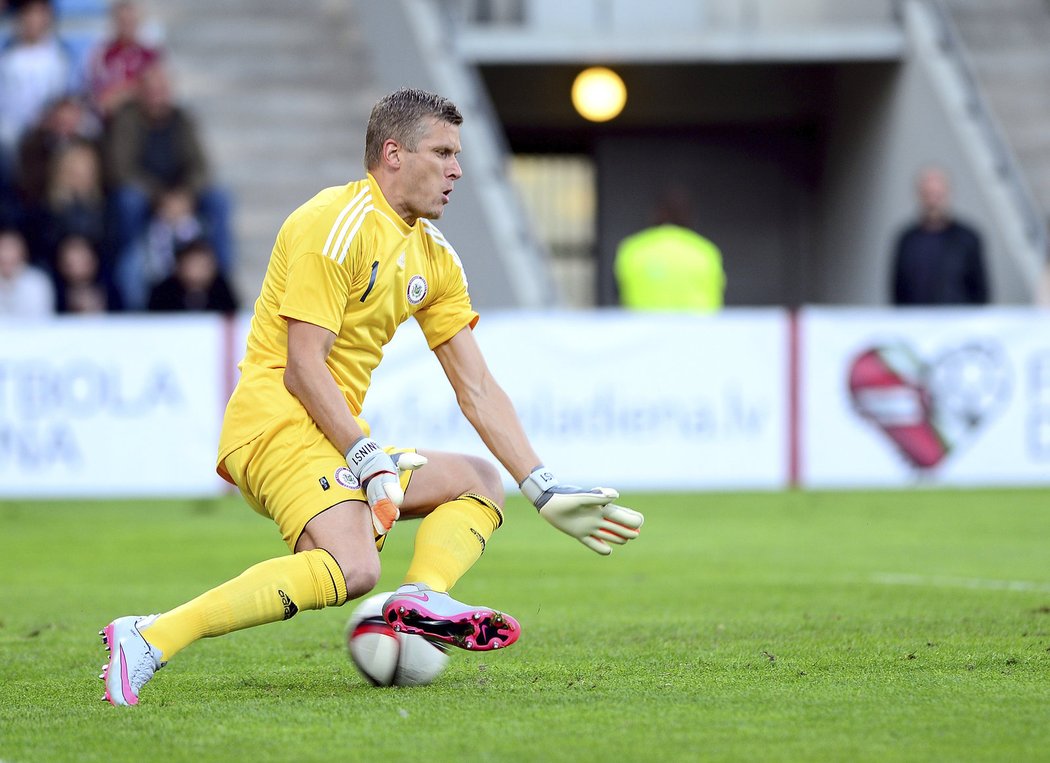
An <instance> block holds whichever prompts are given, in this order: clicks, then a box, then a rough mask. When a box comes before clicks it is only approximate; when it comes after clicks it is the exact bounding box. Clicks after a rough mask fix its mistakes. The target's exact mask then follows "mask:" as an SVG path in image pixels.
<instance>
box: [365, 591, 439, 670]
mask: <svg viewBox="0 0 1050 763" xmlns="http://www.w3.org/2000/svg"><path fill="white" fill-rule="evenodd" d="M389 598H390V594H389V593H377V594H373V595H372V596H369V597H368V598H366V599H363V600H362V601H361V602H360V603H359V604H358V605H357V606H356V607H355V608H354V611H353V612H352V613H351V614H350V620H349V622H347V624H346V646H347V649H348V650H349V652H350V659H351V660H352V661H353V663H354V666H355V667H356V668H357V670H358V672H360V673H361V675H362V676H364V677H365V680H367V681H368V682H369V683H371V684H372V685H373V686H424V685H426V684H428V683H430V682H431V681H433V680H434V679H435V678H437V677H438V676H439V675H441V672H442V671H443V670H444V669H445V666H446V665H447V664H448V653H447V652H446V651H445V649H444V647H443V646H440V645H438V644H435V643H433V642H431V641H427V640H426V639H425V638H423V637H422V636H416V635H414V634H411V633H398V632H397V631H395V630H394V629H393V628H391V627H390V626H389V625H387V623H386V621H385V620H384V619H383V604H384V603H385V602H386V600H387V599H389Z"/></svg>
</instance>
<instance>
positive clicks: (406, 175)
mask: <svg viewBox="0 0 1050 763" xmlns="http://www.w3.org/2000/svg"><path fill="white" fill-rule="evenodd" d="M459 152H460V144H459V127H458V126H457V125H451V124H448V123H446V122H440V121H438V120H433V121H432V122H431V124H430V127H428V128H427V130H426V132H425V133H424V134H423V137H422V139H421V140H420V141H419V144H418V145H417V146H416V150H415V151H408V150H407V149H405V148H404V147H402V149H401V173H400V175H401V177H400V180H401V183H400V188H401V199H400V202H401V203H400V204H399V205H398V207H400V208H399V209H398V210H397V211H398V212H399V213H400V214H401V216H402V217H403V218H404V219H405V220H407V221H408V222H410V223H412V222H415V221H416V220H417V219H419V218H420V217H425V218H427V219H428V220H436V219H438V218H439V217H441V213H442V212H444V211H445V205H446V204H448V201H449V196H450V195H451V194H452V187H453V185H455V182H456V181H457V180H459V179H460V178H461V177H462V176H463V170H462V169H461V168H460V166H459V160H458V159H457V158H456V156H457V155H458V154H459Z"/></svg>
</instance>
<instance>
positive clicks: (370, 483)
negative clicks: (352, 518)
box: [346, 437, 427, 537]
mask: <svg viewBox="0 0 1050 763" xmlns="http://www.w3.org/2000/svg"><path fill="white" fill-rule="evenodd" d="M395 461H396V464H395ZM426 462H427V460H426V458H425V457H423V456H421V455H419V454H418V453H398V454H396V455H395V457H394V458H391V457H390V456H389V455H388V454H387V453H386V451H384V450H383V449H382V448H381V447H379V443H377V442H376V441H375V440H373V439H371V438H369V437H362V438H360V439H358V440H357V441H356V442H355V443H354V444H353V445H351V446H350V450H348V451H347V452H346V465H347V466H349V467H350V473H351V474H353V475H354V477H356V478H357V481H358V482H359V483H361V489H362V490H364V491H365V496H366V498H367V499H368V508H369V509H371V510H372V527H373V528H374V529H375V534H376V537H379V536H382V535H386V533H387V532H389V530H390V528H391V527H393V526H394V522H396V521H397V518H398V517H399V516H401V508H400V507H401V503H402V502H403V501H404V500H405V492H404V491H403V490H402V489H401V479H400V476H399V472H400V471H408V470H411V469H418V468H419V467H421V466H423V465H424V464H425V463H426Z"/></svg>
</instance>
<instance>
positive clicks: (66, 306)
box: [54, 236, 120, 313]
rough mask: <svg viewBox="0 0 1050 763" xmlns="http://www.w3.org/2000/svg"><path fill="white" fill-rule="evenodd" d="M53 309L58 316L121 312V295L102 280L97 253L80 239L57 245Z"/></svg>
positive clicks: (72, 239) (68, 238)
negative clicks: (59, 314) (64, 314)
mask: <svg viewBox="0 0 1050 763" xmlns="http://www.w3.org/2000/svg"><path fill="white" fill-rule="evenodd" d="M54 277H55V308H56V309H57V311H58V312H60V313H105V312H116V311H118V310H120V296H119V294H117V292H116V290H115V289H114V288H113V287H112V286H111V285H110V284H109V283H108V282H107V281H106V280H105V279H104V278H103V276H102V266H101V262H100V260H99V256H98V253H97V252H96V251H95V249H94V247H92V245H91V242H90V241H88V240H87V239H86V238H84V237H83V236H69V237H67V238H64V239H62V241H60V242H59V244H58V248H57V251H56V253H55V267H54Z"/></svg>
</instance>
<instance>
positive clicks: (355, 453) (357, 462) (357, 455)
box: [345, 437, 382, 479]
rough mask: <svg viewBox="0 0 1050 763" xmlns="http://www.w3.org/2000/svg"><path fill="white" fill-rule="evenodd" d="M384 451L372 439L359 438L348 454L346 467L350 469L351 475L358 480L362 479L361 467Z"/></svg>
mask: <svg viewBox="0 0 1050 763" xmlns="http://www.w3.org/2000/svg"><path fill="white" fill-rule="evenodd" d="M380 451H382V448H380V447H379V443H377V442H376V441H375V440H373V439H372V438H371V437H359V438H358V439H357V440H355V441H354V444H353V445H351V446H350V450H348V451H347V452H346V456H345V457H346V465H347V466H349V467H350V473H351V474H353V475H354V477H356V478H357V479H361V467H362V466H363V465H364V463H365V461H366V460H367V459H368V458H369V456H372V455H373V454H375V453H377V452H380Z"/></svg>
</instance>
